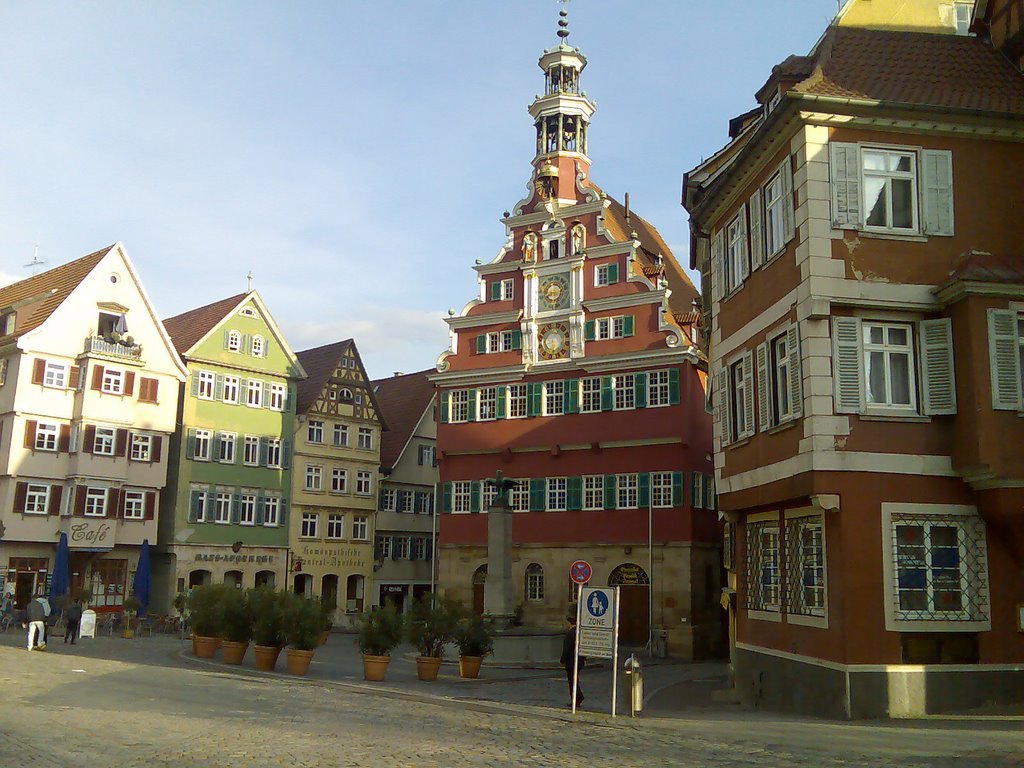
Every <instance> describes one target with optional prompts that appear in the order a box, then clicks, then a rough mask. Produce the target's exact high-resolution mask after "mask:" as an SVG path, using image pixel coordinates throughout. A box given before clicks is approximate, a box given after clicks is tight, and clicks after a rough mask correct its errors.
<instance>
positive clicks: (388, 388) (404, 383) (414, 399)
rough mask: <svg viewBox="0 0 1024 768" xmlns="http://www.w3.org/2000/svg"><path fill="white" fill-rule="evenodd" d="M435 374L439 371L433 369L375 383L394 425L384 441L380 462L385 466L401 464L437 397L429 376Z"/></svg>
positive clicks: (381, 401) (383, 437)
mask: <svg viewBox="0 0 1024 768" xmlns="http://www.w3.org/2000/svg"><path fill="white" fill-rule="evenodd" d="M431 373H435V371H434V369H432V368H430V369H428V370H425V371H419V372H418V373H406V374H402V375H401V376H391V377H390V378H387V379H377V380H376V381H374V382H373V389H374V392H375V394H376V396H377V403H378V404H379V405H380V407H381V408H382V409H383V411H384V417H385V418H386V419H387V421H388V424H389V425H390V427H391V428H390V430H389V431H388V432H385V433H384V434H383V435H381V440H380V465H381V466H382V467H384V468H385V469H390V468H392V467H394V466H395V464H397V463H398V459H399V458H400V457H401V455H402V450H403V449H404V448H405V446H406V444H407V443H408V442H409V438H410V437H411V436H412V433H413V431H414V430H415V429H416V425H417V424H419V422H420V418H421V417H422V416H423V412H424V411H425V410H426V409H427V406H428V405H429V404H430V401H431V399H432V398H433V397H434V384H433V382H431V381H430V380H429V379H428V378H427V376H428V375H429V374H431Z"/></svg>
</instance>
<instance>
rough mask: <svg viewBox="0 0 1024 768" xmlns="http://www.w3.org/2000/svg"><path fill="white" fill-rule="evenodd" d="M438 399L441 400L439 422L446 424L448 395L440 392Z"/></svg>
mask: <svg viewBox="0 0 1024 768" xmlns="http://www.w3.org/2000/svg"><path fill="white" fill-rule="evenodd" d="M438 397H439V398H440V400H441V415H440V421H441V423H442V424H447V423H448V393H447V392H441V393H439V395H438Z"/></svg>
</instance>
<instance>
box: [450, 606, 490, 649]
mask: <svg viewBox="0 0 1024 768" xmlns="http://www.w3.org/2000/svg"><path fill="white" fill-rule="evenodd" d="M454 640H455V644H456V645H457V646H458V647H459V655H460V656H489V655H490V654H491V653H493V652H494V624H493V622H491V621H488V620H487V619H485V618H484V617H483V616H478V615H477V614H475V613H474V614H471V615H469V616H463V617H462V618H461V619H460V620H459V622H458V624H456V626H455V637H454Z"/></svg>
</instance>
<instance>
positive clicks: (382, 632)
mask: <svg viewBox="0 0 1024 768" xmlns="http://www.w3.org/2000/svg"><path fill="white" fill-rule="evenodd" d="M355 623H356V645H358V646H359V652H360V653H362V654H363V678H364V679H366V680H371V681H374V682H380V681H381V680H383V679H384V675H385V674H386V673H387V671H388V663H389V662H390V661H391V655H390V654H391V651H392V650H393V649H394V647H395V646H396V645H398V644H399V643H400V642H401V641H402V616H401V614H399V613H398V611H397V610H395V606H393V605H390V604H388V605H386V606H384V607H383V608H377V609H370V610H369V611H364V612H363V613H360V614H359V615H358V616H356V618H355Z"/></svg>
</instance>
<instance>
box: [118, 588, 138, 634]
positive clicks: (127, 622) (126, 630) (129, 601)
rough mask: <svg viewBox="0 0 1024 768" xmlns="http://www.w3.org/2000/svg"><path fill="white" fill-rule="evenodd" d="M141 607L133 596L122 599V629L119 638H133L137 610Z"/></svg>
mask: <svg viewBox="0 0 1024 768" xmlns="http://www.w3.org/2000/svg"><path fill="white" fill-rule="evenodd" d="M141 607H142V603H141V602H139V599H138V598H137V597H135V596H134V595H132V596H129V597H126V598H125V599H124V606H123V612H124V627H123V628H122V629H121V637H125V638H132V637H135V625H136V623H137V622H138V617H137V616H136V613H138V610H139V608H141Z"/></svg>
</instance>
